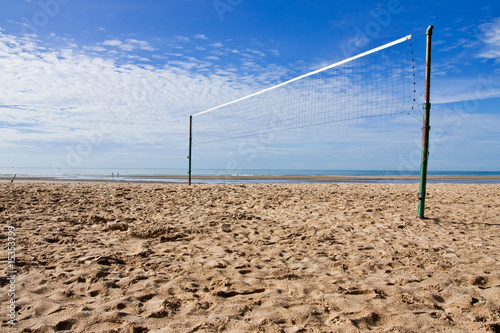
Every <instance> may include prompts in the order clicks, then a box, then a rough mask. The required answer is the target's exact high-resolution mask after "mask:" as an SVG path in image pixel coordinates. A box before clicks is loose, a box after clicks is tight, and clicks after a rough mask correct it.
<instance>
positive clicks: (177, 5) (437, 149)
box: [0, 0, 500, 173]
mask: <svg viewBox="0 0 500 333" xmlns="http://www.w3.org/2000/svg"><path fill="white" fill-rule="evenodd" d="M429 24H433V25H434V26H435V30H434V36H433V40H434V48H433V68H432V70H433V77H432V91H431V102H432V103H433V104H432V105H433V106H432V116H431V126H432V131H431V157H430V165H429V168H430V170H478V171H481V170H485V171H498V170H499V169H500V131H499V130H498V129H499V128H500V112H499V110H498V109H499V108H498V106H499V101H500V5H499V4H497V3H496V2H492V1H475V2H470V1H455V2H453V4H450V3H449V2H444V1H441V2H440V1H397V0H390V1H356V2H353V1H293V0H288V1H257V0H254V1H250V0H217V1H214V0H170V1H164V0H155V1H153V0H145V1H141V2H139V1H131V0H121V1H118V0H115V1H108V0H101V1H96V0H86V1H81V0H41V1H36V0H32V1H28V0H18V1H11V0H2V11H1V12H0V29H1V30H0V69H1V72H2V80H1V82H0V156H2V157H1V160H0V167H3V168H6V167H8V168H10V167H14V168H21V167H45V168H51V169H52V170H53V171H54V172H55V173H71V171H72V170H73V169H77V168H116V169H120V168H165V169H181V168H185V167H186V161H187V160H186V155H187V131H188V127H187V125H188V123H187V122H188V117H189V115H190V114H194V113H197V112H200V111H203V110H205V109H208V108H211V107H214V106H217V105H219V104H222V103H226V102H228V101H231V100H233V99H236V98H240V97H243V96H244V95H246V94H249V93H253V92H256V91H258V90H261V89H264V88H267V87H269V86H272V85H274V84H277V83H280V82H283V81H286V80H288V79H291V78H293V77H295V76H298V75H302V74H305V73H307V72H309V71H311V70H315V69H318V68H320V67H322V66H325V65H328V64H330V63H334V62H337V61H340V60H342V59H345V58H346V57H349V56H353V55H355V54H358V53H361V52H364V51H366V50H369V49H371V48H373V47H377V46H379V45H382V44H385V43H387V42H390V41H393V40H395V39H398V38H400V37H403V36H406V35H408V34H412V35H413V39H412V43H413V48H414V50H415V51H416V60H417V63H419V64H420V65H419V66H418V67H417V69H418V70H419V71H420V72H419V73H420V74H419V75H423V73H422V71H421V70H422V67H421V64H422V61H423V56H424V50H425V49H424V46H425V29H426V27H427V26H428V25H429ZM418 113H420V114H421V111H419V112H418ZM418 118H419V117H418V116H417V114H411V115H404V116H393V117H378V118H369V119H363V120H358V121H350V122H341V123H335V124H330V125H325V126H318V127H314V128H308V129H301V130H294V131H291V132H286V133H276V134H275V135H273V136H272V137H271V138H267V139H266V140H262V139H247V140H244V141H239V142H235V141H231V142H226V143H224V144H221V143H218V144H213V145H204V146H199V147H196V149H195V151H194V167H195V170H196V169H206V168H217V169H227V170H239V169H269V168H271V169H283V168H285V169H338V170H344V169H356V170H363V169H365V170H369V169H382V170H384V169H389V170H401V171H408V170H418V168H419V156H420V155H419V145H420V140H421V131H420V128H421V123H420V122H421V119H418Z"/></svg>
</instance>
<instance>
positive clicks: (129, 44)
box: [100, 39, 155, 52]
mask: <svg viewBox="0 0 500 333" xmlns="http://www.w3.org/2000/svg"><path fill="white" fill-rule="evenodd" d="M100 45H104V46H111V47H118V48H119V49H120V50H122V51H125V52H131V51H134V50H135V49H139V50H144V51H154V50H155V49H154V48H153V47H152V46H151V45H150V44H149V43H148V42H146V41H142V40H137V39H127V40H126V41H125V42H122V41H120V40H118V39H111V40H106V41H104V42H102V43H101V44H100Z"/></svg>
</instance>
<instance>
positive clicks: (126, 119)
mask: <svg viewBox="0 0 500 333" xmlns="http://www.w3.org/2000/svg"><path fill="white" fill-rule="evenodd" d="M99 45H100V47H101V48H104V47H111V48H118V49H120V50H122V51H127V52H132V51H133V50H152V49H153V48H152V47H151V46H150V45H149V44H148V43H146V42H141V41H138V40H133V39H127V40H126V41H125V42H122V41H120V40H117V39H110V40H107V41H104V42H102V43H100V44H99ZM127 45H132V46H134V47H133V48H132V47H131V48H128V47H125V48H124V46H127ZM92 50H93V51H97V50H98V51H103V50H102V49H95V48H94V49H92ZM115 52H116V51H113V50H109V51H107V52H102V53H103V54H101V55H95V54H93V53H92V52H91V53H89V52H88V51H87V49H85V48H83V47H81V48H80V51H78V50H73V51H71V52H68V50H66V49H60V50H56V49H52V48H49V47H47V46H46V45H44V44H43V43H42V42H40V41H38V40H36V39H35V38H32V37H16V36H12V35H6V34H3V33H0V68H2V81H1V82H0V104H1V105H2V112H1V113H0V124H2V125H1V127H2V128H3V129H5V128H7V129H9V130H8V131H5V130H2V131H1V133H0V141H1V142H2V145H14V144H17V145H23V146H26V145H28V146H29V145H37V144H40V143H43V142H46V143H51V142H52V143H54V142H60V143H69V142H78V141H79V140H81V139H82V136H85V135H86V133H89V132H90V133H91V132H92V131H93V129H95V128H98V127H99V126H101V124H109V125H110V127H111V128H112V129H113V130H112V131H109V133H107V136H106V138H105V139H104V140H105V141H106V142H114V143H119V144H126V145H127V144H129V145H134V144H138V143H142V144H155V145H161V144H166V143H168V144H174V143H179V144H180V143H181V142H183V140H182V138H183V137H184V136H185V131H184V127H185V126H183V124H184V123H185V120H186V117H187V116H188V115H189V113H194V112H198V111H200V110H203V109H205V108H208V107H212V106H215V105H217V104H220V103H223V102H227V101H228V100H232V99H235V98H238V97H241V96H242V95H244V94H248V93H250V92H253V91H255V90H256V89H259V88H261V85H260V83H258V81H255V80H252V79H251V78H247V79H245V80H240V78H239V76H238V74H237V73H235V72H231V71H224V72H217V74H216V73H215V72H214V71H210V72H208V73H205V74H204V73H203V71H202V70H201V69H202V68H207V66H209V65H210V63H207V62H206V61H203V60H197V59H195V58H188V57H185V56H184V55H182V54H181V55H180V56H183V57H184V58H185V59H186V61H177V62H176V63H171V64H167V65H165V64H163V65H159V64H156V65H153V64H151V65H139V64H137V63H135V64H134V63H125V64H123V63H120V62H118V61H117V58H116V57H120V55H117V54H116V53H115ZM128 57H129V58H132V59H133V60H134V61H135V62H136V61H137V60H141V61H147V60H148V59H145V58H142V57H141V56H140V55H138V54H134V53H130V54H129V55H128ZM193 69H198V70H193ZM27 128H29V129H31V131H29V132H28V131H27ZM33 129H35V130H33Z"/></svg>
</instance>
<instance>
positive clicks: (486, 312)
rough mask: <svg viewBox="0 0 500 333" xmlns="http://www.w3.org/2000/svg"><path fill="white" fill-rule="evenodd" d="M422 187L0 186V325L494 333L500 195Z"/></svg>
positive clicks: (499, 190)
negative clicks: (12, 253) (12, 307)
mask: <svg viewBox="0 0 500 333" xmlns="http://www.w3.org/2000/svg"><path fill="white" fill-rule="evenodd" d="M417 193H418V184H255V185H231V184H220V185H214V184H212V185H200V184H196V185H194V186H191V187H188V186H186V185H183V184H130V183H91V182H87V183H42V182H38V183H27V182H20V183H16V182H15V183H14V184H8V183H7V182H3V183H0V198H1V202H0V219H1V224H2V231H1V235H2V236H1V239H0V243H1V244H2V245H1V249H0V254H1V257H2V258H3V259H2V262H1V263H0V265H2V267H1V269H2V272H3V273H4V274H2V276H1V277H0V279H1V280H0V287H1V288H0V309H1V310H0V315H1V316H2V317H1V327H0V330H2V331H12V332H14V331H15V332H53V331H64V330H66V331H72V332H220V331H228V332H257V331H260V332H358V331H360V332H364V331H368V330H372V331H375V332H500V185H470V184H467V185H465V184H429V186H428V199H427V207H428V208H427V211H426V215H427V216H428V217H429V219H426V220H419V219H417V218H416V211H417ZM7 226H13V227H15V232H16V256H17V261H16V269H17V275H16V281H15V282H16V283H15V293H16V305H17V312H16V320H17V323H16V326H14V327H12V326H11V325H10V324H9V323H8V317H7V312H8V309H7V306H8V304H9V302H10V299H11V298H9V296H8V293H9V287H10V282H9V281H8V280H7V278H6V276H8V275H7V271H8V264H7V261H6V259H5V258H7V238H6V237H7V232H6V230H7Z"/></svg>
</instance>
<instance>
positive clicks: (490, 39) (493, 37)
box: [479, 17, 500, 62]
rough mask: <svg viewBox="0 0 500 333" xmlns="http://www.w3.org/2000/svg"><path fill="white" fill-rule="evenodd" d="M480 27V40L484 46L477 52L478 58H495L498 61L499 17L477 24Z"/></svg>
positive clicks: (499, 53) (499, 51)
mask: <svg viewBox="0 0 500 333" xmlns="http://www.w3.org/2000/svg"><path fill="white" fill-rule="evenodd" d="M479 28H480V29H481V32H482V34H481V36H480V41H481V42H483V43H484V45H485V47H484V48H483V50H482V51H481V53H480V54H479V57H480V58H486V59H495V60H496V61H497V62H499V61H500V17H497V18H495V19H493V20H492V21H491V22H488V23H484V24H482V25H480V26H479Z"/></svg>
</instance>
